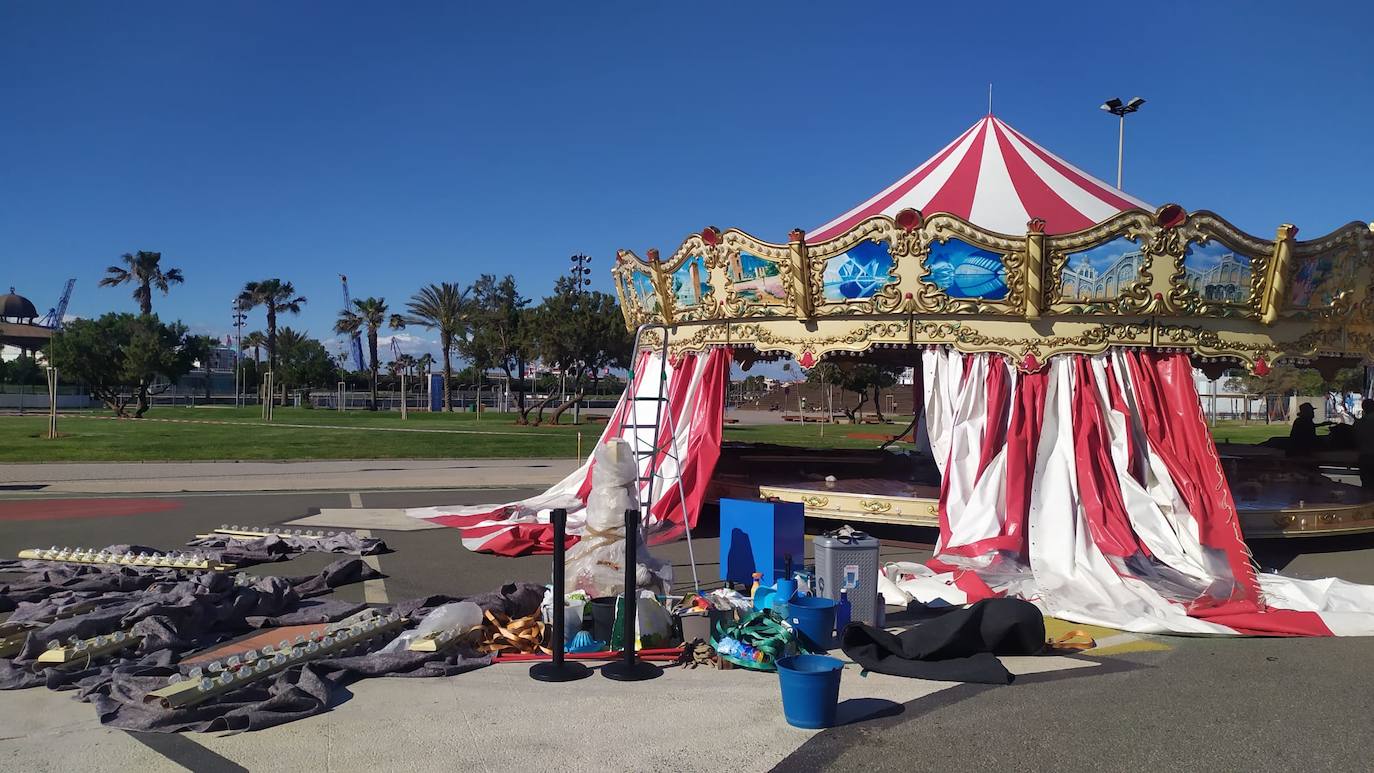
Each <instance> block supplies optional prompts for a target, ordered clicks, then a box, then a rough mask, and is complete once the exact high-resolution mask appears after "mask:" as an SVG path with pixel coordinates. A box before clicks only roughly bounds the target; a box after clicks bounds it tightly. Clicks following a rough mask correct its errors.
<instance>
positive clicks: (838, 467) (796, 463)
mask: <svg viewBox="0 0 1374 773" xmlns="http://www.w3.org/2000/svg"><path fill="white" fill-rule="evenodd" d="M883 457H887V458H886V459H884V458H883ZM911 459H912V458H911V457H899V456H896V455H893V454H886V453H883V452H876V451H845V450H831V451H816V450H809V449H801V448H797V449H787V448H782V447H778V446H760V447H757V448H749V447H747V446H743V445H740V446H735V447H733V448H730V449H727V452H726V454H725V456H723V457H722V465H721V466H720V467H719V468H718V472H717V474H716V476H715V478H714V479H713V481H712V491H711V498H713V499H719V498H721V497H730V498H736V499H754V498H759V499H777V500H779V501H783V502H799V503H801V504H802V505H803V506H804V507H805V509H806V515H807V517H809V518H817V519H825V520H840V521H846V522H851V523H884V524H899V525H906V526H920V527H929V528H939V525H940V521H939V510H938V507H939V499H940V488H939V486H938V484H936V483H935V482H934V481H933V480H932V479H931V477H930V469H929V468H918V469H917V470H916V471H915V474H916V477H919V478H922V479H923V480H921V481H919V482H918V481H913V480H902V479H900V477H898V476H896V475H891V473H892V472H893V471H894V469H901V468H902V467H905V468H906V469H907V470H908V471H911V470H912V465H911V461H910V460H911ZM1222 461H1223V465H1224V466H1225V467H1226V472H1227V477H1228V479H1229V480H1230V481H1231V493H1232V496H1233V497H1234V499H1235V502H1236V514H1237V516H1238V517H1239V520H1240V526H1241V531H1242V533H1243V534H1244V535H1245V537H1246V538H1247V539H1270V538H1290V537H1323V536H1336V535H1345V534H1362V533H1369V532H1374V494H1370V493H1369V492H1366V491H1365V490H1364V489H1362V488H1360V487H1359V486H1353V485H1350V484H1346V483H1340V482H1337V481H1334V480H1331V479H1330V478H1328V477H1325V476H1324V475H1322V474H1321V472H1320V471H1319V469H1318V468H1317V467H1315V466H1309V465H1305V464H1302V463H1297V462H1294V461H1293V460H1289V459H1286V458H1284V457H1283V456H1282V454H1281V453H1280V454H1278V455H1277V456H1276V455H1274V454H1271V453H1257V454H1247V453H1239V454H1227V455H1226V456H1224V457H1223V460H1222ZM894 462H896V463H897V464H898V465H899V466H897V467H894V465H893V463H894ZM932 467H933V466H932ZM827 470H829V472H828V473H826V472H825V471H827ZM866 474H867V475H868V476H869V477H865V475H866ZM875 475H885V476H887V477H874V476H875ZM827 477H833V478H834V480H827V479H826V478H827ZM936 480H938V478H937V479H936Z"/></svg>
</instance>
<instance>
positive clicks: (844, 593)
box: [835, 588, 850, 631]
mask: <svg viewBox="0 0 1374 773" xmlns="http://www.w3.org/2000/svg"><path fill="white" fill-rule="evenodd" d="M849 612H850V607H849V589H848V588H841V589H840V602H839V603H838V604H836V605H835V630H836V631H843V630H844V627H845V626H846V625H849Z"/></svg>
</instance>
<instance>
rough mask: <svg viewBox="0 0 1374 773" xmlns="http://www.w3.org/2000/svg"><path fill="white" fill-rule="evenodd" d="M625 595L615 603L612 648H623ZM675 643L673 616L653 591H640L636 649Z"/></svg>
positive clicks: (636, 604)
mask: <svg viewBox="0 0 1374 773" xmlns="http://www.w3.org/2000/svg"><path fill="white" fill-rule="evenodd" d="M624 614H625V604H624V597H623V596H622V597H621V598H620V599H617V601H616V605H615V628H614V629H613V630H612V632H611V649H612V650H618V649H621V648H622V647H623V646H624V645H623V643H622V642H623V640H622V639H621V638H620V632H621V631H622V630H624V629H623V626H624ZM672 644H673V616H672V615H671V614H669V612H668V610H667V609H666V608H664V606H663V605H662V604H660V603H659V601H658V598H657V597H656V596H655V595H654V594H653V593H652V592H651V591H646V590H644V591H640V592H639V600H638V601H637V602H636V603H635V649H637V650H642V649H654V648H657V647H668V646H671V645H672Z"/></svg>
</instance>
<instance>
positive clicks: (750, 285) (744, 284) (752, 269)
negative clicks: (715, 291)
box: [726, 252, 787, 303]
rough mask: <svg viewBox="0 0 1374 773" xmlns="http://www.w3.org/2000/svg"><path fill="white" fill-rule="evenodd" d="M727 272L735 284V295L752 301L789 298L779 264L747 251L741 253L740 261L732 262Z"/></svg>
mask: <svg viewBox="0 0 1374 773" xmlns="http://www.w3.org/2000/svg"><path fill="white" fill-rule="evenodd" d="M726 274H727V276H728V277H729V279H730V282H731V283H732V284H733V286H734V290H735V297H736V298H738V299H740V300H743V301H748V302H750V303H760V302H763V301H765V300H767V299H774V300H779V301H785V300H787V289H786V288H785V287H783V284H782V276H781V275H780V272H779V270H778V264H777V263H774V262H773V261H771V260H764V259H763V258H760V257H759V256H757V255H750V254H749V253H747V252H741V253H740V254H739V261H738V263H736V262H733V261H732V262H731V263H730V264H729V266H728V268H727V269H726Z"/></svg>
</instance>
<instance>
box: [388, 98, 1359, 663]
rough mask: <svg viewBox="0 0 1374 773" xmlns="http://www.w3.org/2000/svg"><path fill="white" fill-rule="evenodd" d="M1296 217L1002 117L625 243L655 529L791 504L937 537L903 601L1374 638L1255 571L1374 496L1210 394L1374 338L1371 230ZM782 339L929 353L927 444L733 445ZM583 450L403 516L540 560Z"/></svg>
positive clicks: (629, 423)
mask: <svg viewBox="0 0 1374 773" xmlns="http://www.w3.org/2000/svg"><path fill="white" fill-rule="evenodd" d="M1297 234H1298V229H1297V228H1296V227H1295V226H1293V225H1289V224H1283V225H1278V226H1277V227H1276V231H1275V234H1274V236H1273V238H1270V239H1265V238H1261V237H1257V236H1252V235H1250V234H1246V233H1243V232H1242V231H1240V230H1238V229H1237V228H1235V227H1234V226H1232V225H1230V224H1229V223H1227V222H1226V221H1225V220H1223V219H1222V218H1221V217H1219V216H1217V215H1215V214H1212V213H1211V212H1205V211H1198V212H1188V211H1185V210H1184V209H1183V207H1181V206H1179V205H1177V204H1165V205H1163V206H1151V205H1148V204H1146V203H1145V202H1143V201H1141V200H1139V199H1135V198H1133V197H1130V196H1128V195H1126V194H1124V193H1122V192H1121V191H1119V190H1116V189H1114V188H1112V187H1110V186H1109V185H1107V184H1105V183H1103V182H1102V181H1100V180H1096V179H1094V178H1093V177H1092V176H1090V175H1088V174H1087V173H1085V172H1083V171H1082V170H1081V169H1078V168H1076V167H1074V166H1073V165H1071V164H1069V163H1068V162H1067V161H1065V160H1063V159H1062V158H1060V157H1059V156H1056V155H1054V154H1053V153H1051V152H1049V151H1048V150H1046V149H1045V148H1044V147H1042V146H1040V145H1039V144H1037V143H1035V142H1034V141H1032V140H1031V139H1029V138H1028V137H1026V136H1025V135H1024V134H1022V133H1020V132H1018V131H1016V130H1015V129H1013V128H1012V127H1010V126H1008V125H1007V124H1006V123H1004V122H1002V121H1001V120H999V119H997V118H995V117H993V116H991V115H989V116H987V117H986V118H983V119H982V120H980V121H978V122H977V123H976V124H974V125H973V126H972V127H970V128H969V129H968V130H967V131H965V132H964V133H963V134H961V135H960V136H959V137H957V138H956V139H955V140H954V141H953V142H951V143H950V144H949V145H947V146H946V147H945V148H943V149H942V150H941V151H940V152H939V153H937V154H936V155H935V156H934V157H932V158H931V159H930V160H928V161H926V162H925V163H923V164H921V165H920V166H918V167H916V169H914V170H912V171H911V172H910V173H909V174H907V175H905V176H904V177H902V178H901V179H900V180H898V181H897V182H895V183H893V184H892V185H890V186H888V187H887V188H885V189H884V190H882V191H881V192H880V193H878V194H877V195H876V196H874V197H872V198H871V199H869V200H867V201H865V202H864V203H862V204H860V205H859V206H857V207H855V208H854V209H852V210H850V211H849V212H846V213H845V214H843V215H841V216H839V217H837V218H835V219H834V220H832V221H831V222H829V223H827V224H825V225H823V226H821V227H820V228H818V229H816V230H814V231H811V232H809V233H808V232H805V231H802V230H794V231H792V232H791V233H790V234H789V235H788V239H787V241H786V242H768V241H764V240H761V239H758V238H755V237H753V236H751V235H749V234H747V233H745V232H743V231H740V230H735V229H730V230H725V231H722V230H720V229H718V228H715V227H708V228H705V229H703V230H702V231H701V232H700V233H695V234H692V235H691V236H689V237H688V238H687V239H686V240H685V241H684V242H683V243H682V244H681V246H679V247H678V248H677V249H676V250H675V251H673V252H672V254H670V255H668V256H667V257H666V258H665V257H662V256H660V254H659V253H658V252H657V251H655V250H649V251H647V252H646V253H645V255H643V256H642V257H641V256H639V255H636V254H635V253H633V252H630V251H621V252H620V253H619V254H618V256H617V260H616V264H615V267H614V269H613V274H614V279H615V285H616V291H617V293H618V295H619V299H620V302H621V307H622V309H623V311H624V315H625V322H626V324H627V326H628V327H629V329H630V330H632V331H635V334H636V335H635V337H636V350H637V352H636V358H635V366H634V369H633V372H632V374H631V375H632V378H631V379H630V385H629V387H628V388H627V389H626V393H625V395H624V396H623V397H622V398H621V401H620V403H619V405H618V407H617V408H616V410H615V412H614V413H613V414H612V416H611V417H610V418H609V420H608V422H607V426H606V429H605V432H604V434H603V437H602V440H603V442H604V441H610V440H621V441H624V442H625V443H626V444H627V446H628V447H629V448H631V449H632V450H633V453H634V454H635V458H636V459H637V460H638V469H639V475H638V477H637V480H636V481H635V482H634V483H633V484H632V485H633V486H634V487H635V488H636V491H637V493H638V501H639V507H638V508H637V509H638V512H639V513H640V516H641V519H642V523H643V528H642V530H641V534H643V535H644V537H645V538H646V540H647V541H648V543H649V544H650V545H651V546H652V545H654V544H658V543H662V542H666V541H670V540H677V539H681V538H683V537H685V538H686V539H687V540H688V545H689V548H690V545H691V529H692V527H693V526H694V525H695V524H696V521H697V517H698V515H699V513H700V511H701V509H702V507H703V505H704V504H705V503H706V502H707V501H709V499H710V498H711V497H713V496H720V495H722V494H729V495H731V496H735V497H745V498H751V499H756V498H766V499H772V498H776V499H779V500H789V501H793V502H800V503H802V504H803V505H804V506H805V510H806V512H807V513H808V514H809V515H811V516H813V517H817V518H825V519H832V520H833V519H842V520H845V521H880V522H888V523H898V524H909V525H913V526H933V527H936V528H938V530H939V537H938V541H937V542H936V544H935V548H934V551H933V555H932V557H931V558H930V559H929V560H928V561H926V562H925V563H924V564H920V565H916V564H906V565H901V566H898V565H889V566H888V567H885V568H884V569H883V577H881V578H880V580H879V585H880V587H884V585H883V584H884V583H885V582H887V583H888V586H889V587H890V588H892V589H895V590H893V591H892V592H893V593H894V594H896V595H895V598H896V600H895V601H894V597H889V596H888V593H887V591H884V597H885V598H887V600H888V602H889V603H902V601H903V599H904V598H905V599H907V600H910V599H916V600H920V601H925V600H931V599H937V598H938V599H942V600H943V601H945V602H947V603H953V604H959V603H964V602H966V601H972V600H975V599H979V598H986V597H989V596H994V595H996V596H1012V597H1018V598H1022V599H1025V600H1028V601H1031V602H1033V603H1035V604H1036V605H1037V606H1038V607H1039V608H1041V609H1042V610H1043V611H1044V613H1045V614H1047V615H1054V616H1056V617H1060V618H1062V619H1065V620H1072V621H1076V622H1082V623H1090V624H1097V625H1104V626H1108V627H1112V628H1117V629H1120V630H1126V631H1135V632H1146V633H1184V634H1220V635H1235V634H1264V635H1328V636H1329V635H1374V586H1361V585H1353V584H1351V583H1347V582H1344V581H1342V580H1339V579H1334V578H1330V579H1325V580H1300V579H1295V578H1290V577H1285V576H1283V575H1280V574H1276V573H1272V572H1260V571H1258V569H1257V567H1256V565H1255V563H1254V561H1253V559H1252V557H1251V554H1250V551H1249V548H1248V546H1247V545H1246V543H1245V541H1244V536H1245V535H1248V536H1250V537H1252V538H1253V537H1262V536H1276V535H1284V536H1287V535H1308V534H1333V533H1342V532H1351V531H1366V530H1371V529H1374V501H1371V499H1370V498H1368V497H1366V496H1365V495H1364V494H1363V492H1362V490H1361V489H1358V488H1355V487H1351V486H1346V485H1342V484H1340V483H1336V482H1334V481H1332V480H1330V479H1328V478H1326V477H1324V476H1322V475H1321V474H1320V473H1319V472H1317V471H1315V470H1310V471H1309V470H1304V469H1301V468H1300V467H1298V466H1297V465H1293V464H1291V463H1280V464H1279V465H1278V466H1274V465H1270V466H1267V467H1266V466H1264V463H1263V462H1262V461H1256V460H1254V459H1232V458H1229V457H1228V456H1223V455H1222V454H1219V453H1218V449H1217V446H1216V444H1215V443H1214V442H1213V440H1212V436H1211V433H1210V430H1209V427H1208V425H1207V421H1206V419H1205V417H1204V415H1203V412H1202V406H1201V401H1200V399H1199V396H1198V393H1197V390H1196V387H1195V385H1194V372H1195V369H1202V370H1203V371H1204V372H1206V373H1208V374H1209V375H1212V376H1216V375H1218V374H1220V373H1222V372H1223V371H1226V370H1236V369H1247V370H1250V371H1252V372H1257V373H1264V372H1265V371H1266V369H1268V368H1271V367H1274V366H1275V365H1278V364H1293V365H1298V366H1302V367H1313V368H1318V369H1322V370H1324V371H1328V372H1330V371H1334V370H1335V369H1337V368H1340V367H1349V366H1355V365H1360V364H1362V363H1364V362H1366V361H1367V360H1368V359H1369V358H1370V357H1371V355H1374V294H1371V292H1370V289H1371V281H1372V279H1374V277H1372V276H1371V269H1374V232H1371V228H1370V226H1369V225H1368V224H1366V223H1352V224H1350V225H1348V226H1345V227H1343V228H1340V229H1339V230H1337V231H1335V232H1333V233H1331V234H1328V235H1325V236H1322V237H1320V238H1317V239H1312V240H1307V241H1299V240H1298V239H1297ZM780 358H791V359H793V360H795V361H796V362H797V363H799V364H800V365H801V366H802V367H803V368H811V367H814V366H815V365H817V364H818V363H821V362H823V361H832V362H835V363H836V364H838V365H840V366H841V367H843V366H844V365H845V364H846V363H864V362H868V363H881V364H884V365H892V366H904V367H912V368H913V369H914V372H915V373H916V374H917V383H916V386H915V390H916V395H917V397H918V399H917V401H916V402H917V406H918V409H919V414H918V416H917V419H916V421H914V422H913V424H914V438H913V439H914V442H913V443H912V444H911V446H910V447H909V448H906V449H903V450H901V451H900V452H894V449H892V448H889V449H887V450H876V449H875V450H872V451H862V450H860V451H852V452H851V451H834V450H813V451H808V450H805V449H795V448H779V447H768V446H747V445H740V444H724V443H723V442H722V435H723V432H722V427H723V423H724V420H725V396H726V390H727V386H728V382H729V377H730V371H731V367H732V365H735V364H738V365H741V366H743V367H744V368H745V369H748V368H749V367H750V366H751V365H753V364H754V363H756V362H759V361H761V360H774V359H780ZM594 469H595V464H594V460H593V459H588V460H587V462H586V463H584V464H583V465H582V467H581V468H579V469H578V470H576V471H575V472H573V473H572V474H570V475H569V476H568V477H567V478H565V479H564V480H563V481H561V482H559V483H557V484H555V485H554V486H553V487H552V488H550V489H549V490H548V491H546V492H544V493H543V494H540V495H538V496H535V497H531V498H529V499H525V500H522V501H519V502H512V503H507V504H502V505H482V506H453V507H433V508H423V509H417V510H411V511H409V514H410V515H412V516H414V517H417V518H424V519H427V520H429V521H432V522H434V523H438V524H441V525H445V526H451V527H455V528H458V529H460V530H461V535H462V539H463V543H464V544H465V545H466V546H467V547H469V548H470V549H473V550H478V551H485V552H493V553H498V554H503V555H520V554H525V553H531V552H548V551H549V550H551V548H552V546H553V540H554V532H553V529H552V527H551V526H550V514H551V513H552V512H553V511H554V510H555V509H560V510H565V511H566V512H567V519H568V520H567V523H568V535H569V537H568V539H569V540H570V541H574V540H577V539H580V538H581V536H582V535H583V534H584V533H585V532H588V531H589V529H588V524H587V521H586V513H587V509H588V508H587V503H588V501H589V500H591V499H595V495H594V494H593V493H592V488H593V487H592V480H593V473H594ZM1242 529H1244V534H1243V532H1242ZM689 555H692V553H691V552H690V550H689ZM692 566H693V572H694V574H695V573H696V568H695V567H696V562H695V560H693V562H692ZM694 579H695V578H694ZM889 581H890V582H889Z"/></svg>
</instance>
